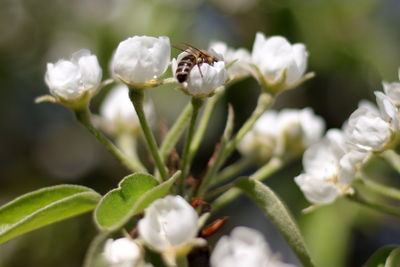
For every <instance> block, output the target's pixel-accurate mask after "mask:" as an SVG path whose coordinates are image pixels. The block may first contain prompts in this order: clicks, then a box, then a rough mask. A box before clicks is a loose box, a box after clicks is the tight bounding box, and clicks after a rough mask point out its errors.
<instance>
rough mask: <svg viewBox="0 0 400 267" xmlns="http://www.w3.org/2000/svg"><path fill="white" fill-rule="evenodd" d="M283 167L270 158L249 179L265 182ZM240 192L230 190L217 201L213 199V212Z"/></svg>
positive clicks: (276, 159) (278, 160) (277, 160)
mask: <svg viewBox="0 0 400 267" xmlns="http://www.w3.org/2000/svg"><path fill="white" fill-rule="evenodd" d="M282 166H283V162H282V160H280V159H278V158H272V159H270V161H269V162H268V163H267V164H266V165H264V166H263V167H262V168H261V169H259V170H258V171H257V172H255V173H254V174H253V175H251V176H250V177H249V179H252V180H258V181H265V180H266V179H267V178H268V177H270V176H271V175H272V174H274V173H275V172H276V171H277V170H279V169H280V168H281V167H282ZM241 193H242V191H240V190H239V189H237V188H231V189H229V190H228V191H226V192H225V193H223V194H222V195H220V196H219V197H218V198H217V199H215V200H214V201H213V203H212V209H213V212H215V211H217V210H219V209H220V208H222V207H223V206H225V205H226V204H228V203H230V202H231V201H233V200H235V199H236V198H237V197H238V196H240V194H241Z"/></svg>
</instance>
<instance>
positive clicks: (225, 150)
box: [197, 93, 273, 195]
mask: <svg viewBox="0 0 400 267" xmlns="http://www.w3.org/2000/svg"><path fill="white" fill-rule="evenodd" d="M272 100H273V98H272V97H271V95H269V94H268V93H262V94H261V95H260V96H259V98H258V103H257V107H256V108H255V110H254V111H253V113H252V115H251V116H250V117H249V118H248V119H247V121H246V122H245V123H244V124H243V126H242V127H241V128H240V130H239V131H238V132H237V134H236V135H235V137H234V138H233V139H231V140H230V141H229V142H228V143H227V144H226V146H225V145H224V146H223V147H222V146H221V150H220V152H219V153H218V155H217V158H216V159H215V162H214V164H213V165H212V166H211V168H210V169H209V171H208V172H207V175H206V176H205V178H204V179H203V180H202V181H201V184H200V186H199V189H198V191H197V194H198V195H201V194H204V192H205V191H206V190H207V188H208V186H209V183H210V180H211V179H212V178H213V177H214V175H215V173H216V172H217V171H218V169H219V168H220V167H221V165H222V164H223V163H224V162H225V160H226V159H227V158H228V157H229V156H230V155H231V154H232V152H233V151H234V150H235V148H236V146H237V145H238V144H239V142H240V141H241V140H242V139H243V137H244V136H245V135H246V133H248V132H249V131H250V130H251V129H252V128H253V126H254V124H255V123H256V121H257V120H258V119H259V118H260V117H261V115H262V114H263V113H264V112H265V110H266V109H267V108H268V107H269V106H270V105H271V104H272Z"/></svg>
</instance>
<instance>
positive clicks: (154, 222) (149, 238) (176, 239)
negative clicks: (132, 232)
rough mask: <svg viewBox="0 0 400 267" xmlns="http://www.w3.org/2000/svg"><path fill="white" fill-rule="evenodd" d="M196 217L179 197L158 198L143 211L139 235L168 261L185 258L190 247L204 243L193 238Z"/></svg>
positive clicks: (139, 224) (195, 234) (196, 230)
mask: <svg viewBox="0 0 400 267" xmlns="http://www.w3.org/2000/svg"><path fill="white" fill-rule="evenodd" d="M198 220H199V217H198V215H197V213H196V211H195V210H194V208H193V207H192V206H191V205H189V203H188V202H187V201H186V200H185V199H183V198H182V197H181V196H166V197H164V198H162V199H157V200H156V201H154V202H153V203H152V204H151V205H150V206H149V207H148V208H146V209H145V215H144V217H143V218H142V219H141V220H140V221H139V223H138V230H139V235H140V237H141V238H142V239H143V241H144V242H145V243H146V245H147V246H149V247H150V248H152V249H153V250H155V251H158V252H161V253H162V254H163V256H164V259H166V260H167V261H169V262H171V261H173V260H174V259H175V257H176V255H182V254H183V255H184V254H186V253H187V252H189V251H190V249H191V248H192V247H193V245H197V244H200V243H201V244H203V242H204V240H202V239H201V240H200V239H198V238H196V236H197V232H198Z"/></svg>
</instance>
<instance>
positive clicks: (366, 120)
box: [345, 92, 399, 152]
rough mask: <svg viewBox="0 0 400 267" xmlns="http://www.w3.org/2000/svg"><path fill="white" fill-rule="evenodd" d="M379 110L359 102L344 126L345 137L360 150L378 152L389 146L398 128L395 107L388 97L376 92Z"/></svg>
mask: <svg viewBox="0 0 400 267" xmlns="http://www.w3.org/2000/svg"><path fill="white" fill-rule="evenodd" d="M376 96H377V103H378V106H379V110H378V109H377V108H376V107H375V106H374V105H372V104H360V106H359V108H358V109H356V110H355V111H354V112H353V113H352V114H351V115H350V118H349V120H348V122H347V125H346V127H345V132H346V138H347V140H348V142H350V143H351V144H353V145H354V146H355V147H357V149H359V150H360V151H374V152H379V151H382V150H384V149H386V148H389V147H390V145H391V143H392V141H393V140H394V139H395V135H396V133H397V129H398V123H399V122H398V118H397V109H396V107H395V106H394V105H393V103H392V102H391V101H390V99H389V98H388V97H387V96H386V95H384V94H383V93H381V92H376Z"/></svg>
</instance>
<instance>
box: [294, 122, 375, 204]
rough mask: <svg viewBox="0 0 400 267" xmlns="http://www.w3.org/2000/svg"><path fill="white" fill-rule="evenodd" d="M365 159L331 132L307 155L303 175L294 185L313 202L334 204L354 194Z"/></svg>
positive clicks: (306, 152)
mask: <svg viewBox="0 0 400 267" xmlns="http://www.w3.org/2000/svg"><path fill="white" fill-rule="evenodd" d="M366 156H367V154H366V153H363V152H360V151H357V150H354V149H352V146H351V145H349V144H348V143H347V142H346V139H345V135H344V134H343V133H342V132H341V131H340V130H337V129H331V130H329V131H328V132H327V134H326V136H325V137H324V138H323V139H322V140H321V141H320V142H318V143H316V144H314V145H312V146H310V147H309V148H308V149H307V150H306V151H305V153H304V156H303V168H304V173H302V174H300V175H298V176H297V177H295V182H296V184H297V185H298V186H299V187H300V189H301V190H302V191H303V193H304V195H305V197H306V198H307V199H308V200H309V201H310V202H312V203H315V204H328V203H331V202H333V201H335V199H336V198H337V197H338V196H340V195H345V194H352V193H353V189H352V188H351V183H352V182H353V180H354V178H355V176H356V172H357V170H358V169H359V168H360V166H361V164H362V162H363V160H364V159H365V158H366Z"/></svg>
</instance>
